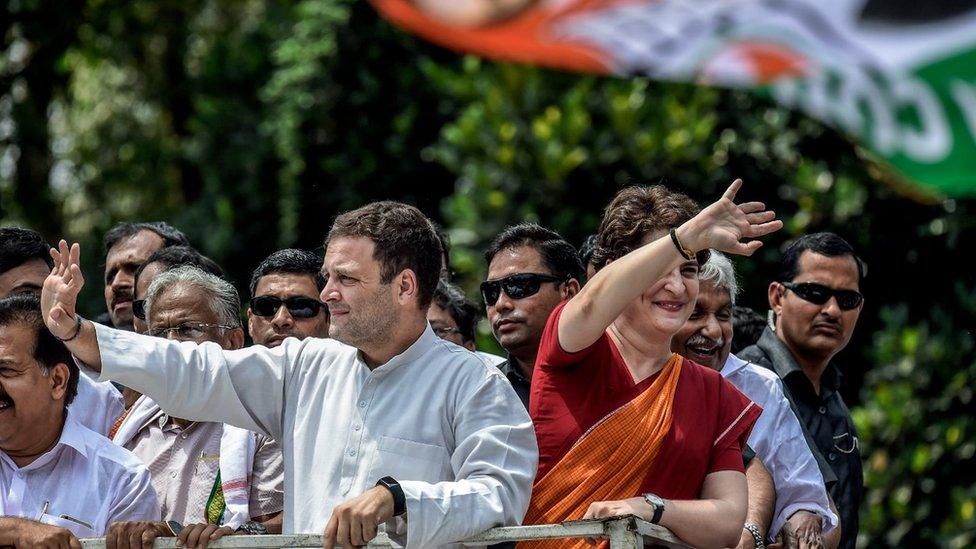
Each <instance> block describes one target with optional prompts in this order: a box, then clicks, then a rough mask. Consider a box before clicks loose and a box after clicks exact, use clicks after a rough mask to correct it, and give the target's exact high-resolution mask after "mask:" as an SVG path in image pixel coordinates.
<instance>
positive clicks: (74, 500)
mask: <svg viewBox="0 0 976 549" xmlns="http://www.w3.org/2000/svg"><path fill="white" fill-rule="evenodd" d="M0 516H11V517H23V518H27V519H31V520H37V521H40V522H43V523H46V524H53V525H55V526H62V527H64V528H67V529H68V530H71V531H72V532H73V533H74V534H75V536H77V537H79V538H92V537H99V536H103V535H105V532H106V531H107V530H108V527H109V525H110V524H112V523H113V522H116V521H120V520H159V518H160V517H159V504H158V503H157V502H156V492H155V491H154V490H153V487H152V482H151V481H150V478H149V471H148V470H146V466H145V465H143V464H142V462H141V461H139V459H138V458H136V457H135V456H134V455H132V453H130V452H129V451H128V450H125V449H122V448H119V447H118V446H116V445H114V444H112V442H111V441H110V440H109V439H107V438H105V437H103V436H101V435H99V434H96V433H94V432H92V431H91V430H89V429H88V428H86V427H84V426H82V425H81V424H80V423H78V422H77V421H76V420H75V419H74V418H73V415H72V414H69V415H68V418H67V420H65V422H64V428H63V429H62V430H61V437H60V438H59V439H58V442H57V444H55V445H54V447H53V448H51V449H50V450H48V451H47V452H45V453H44V454H43V455H41V456H40V457H38V458H37V459H35V460H34V461H33V462H31V463H29V464H28V465H25V466H24V467H17V464H16V463H14V461H13V460H12V459H10V457H9V456H7V454H6V453H4V452H0ZM66 517H67V518H66Z"/></svg>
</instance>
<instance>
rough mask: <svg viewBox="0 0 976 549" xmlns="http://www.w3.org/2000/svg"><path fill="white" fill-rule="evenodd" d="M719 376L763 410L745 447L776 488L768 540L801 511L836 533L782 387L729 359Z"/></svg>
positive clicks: (763, 372) (755, 369) (820, 478)
mask: <svg viewBox="0 0 976 549" xmlns="http://www.w3.org/2000/svg"><path fill="white" fill-rule="evenodd" d="M721 373H722V377H724V378H725V379H727V380H728V381H729V382H731V383H732V384H733V385H735V386H736V388H737V389H739V390H740V391H742V393H743V394H745V395H746V396H747V397H749V399H750V400H752V401H753V402H755V403H756V404H758V405H760V406H762V409H763V412H762V415H760V416H759V419H758V420H757V421H756V424H755V426H753V428H752V433H751V434H750V435H749V446H750V447H752V449H753V450H755V451H756V455H757V456H759V459H761V460H762V462H763V465H765V466H766V468H767V469H768V470H769V473H770V475H772V477H773V483H774V485H775V487H776V508H775V511H774V513H773V522H772V524H771V525H770V528H769V537H770V538H773V537H775V536H776V534H777V533H779V531H780V529H781V528H782V527H783V525H784V524H785V523H786V520H787V519H789V518H790V515H792V514H793V513H795V512H797V511H800V510H804V511H810V512H811V513H815V514H817V515H820V517H821V519H822V520H823V531H824V533H826V532H829V531H830V530H832V529H834V528H835V527H836V526H837V515H835V514H834V513H833V512H832V511H831V510H830V504H829V502H828V500H827V489H826V487H825V486H824V479H823V475H822V474H820V467H819V466H818V465H817V460H816V458H814V457H813V453H812V452H811V451H810V446H809V445H808V444H807V441H806V438H805V437H804V436H803V428H802V427H801V426H800V421H799V420H798V419H797V418H796V414H794V413H793V410H792V408H790V403H789V401H788V400H787V399H786V396H785V395H784V394H783V382H782V381H781V380H780V379H779V377H778V376H777V375H776V374H775V373H774V372H772V371H770V370H767V369H766V368H763V367H761V366H757V365H755V364H752V363H749V362H746V361H744V360H742V359H740V358H739V357H737V356H735V355H733V354H729V358H728V359H726V361H725V365H724V366H722V372H721Z"/></svg>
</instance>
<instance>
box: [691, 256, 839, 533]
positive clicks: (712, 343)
mask: <svg viewBox="0 0 976 549" xmlns="http://www.w3.org/2000/svg"><path fill="white" fill-rule="evenodd" d="M698 279H699V292H698V300H697V302H696V304H695V310H694V312H693V313H692V314H691V316H690V317H689V319H688V320H687V321H686V322H685V325H684V326H683V327H682V329H681V330H680V331H679V332H678V333H677V334H675V337H674V339H673V340H672V347H673V350H674V351H675V352H677V353H679V354H681V355H683V356H685V357H686V358H688V359H690V360H692V361H694V362H697V363H699V364H702V365H705V366H708V367H710V368H712V369H715V370H718V371H719V372H721V374H722V376H723V377H725V378H726V379H727V380H729V381H730V382H731V383H732V384H733V385H735V386H736V388H738V389H739V390H740V391H742V392H743V393H745V395H746V396H747V397H749V398H750V399H752V400H753V401H754V402H756V403H757V404H759V405H760V406H762V409H763V412H762V415H760V416H759V420H758V421H757V422H756V425H755V428H754V429H753V430H752V433H751V435H750V436H749V445H750V446H751V447H752V448H754V449H755V451H756V455H757V456H758V457H759V458H760V459H761V460H762V462H763V464H764V465H765V466H766V467H767V469H769V472H770V473H771V474H772V476H773V482H774V485H775V489H776V495H775V501H776V503H775V508H774V511H773V516H772V523H771V525H770V528H769V532H768V534H767V533H766V532H763V531H762V530H761V528H764V527H765V526H764V525H760V524H757V523H762V522H766V521H764V520H762V519H760V518H757V517H758V516H759V515H761V514H762V512H761V510H760V509H758V507H760V506H761V505H762V502H760V501H758V500H757V499H756V498H755V497H754V494H753V493H752V491H751V490H750V494H749V496H750V498H749V514H748V516H747V525H751V526H752V527H753V528H754V529H756V530H759V532H760V536H754V532H753V528H748V526H747V529H746V530H745V531H744V532H743V542H740V547H742V546H744V545H745V546H749V545H747V544H746V542H748V543H752V544H755V546H757V547H758V546H761V545H762V543H765V541H766V539H767V538H768V539H772V538H776V537H777V536H778V535H780V534H782V536H781V537H782V539H783V541H784V543H785V544H786V545H787V546H788V547H789V546H795V547H803V548H805V547H823V546H824V544H825V543H826V545H827V546H828V547H836V545H837V543H838V542H839V530H840V529H839V528H836V526H837V525H838V521H837V516H836V515H835V513H834V512H833V511H832V510H831V505H830V501H829V499H828V496H827V491H826V488H825V486H824V477H823V475H822V474H821V471H820V468H819V467H818V463H817V460H816V458H815V457H814V454H813V453H812V452H811V450H810V446H809V444H808V442H807V441H806V439H805V435H804V432H803V429H802V428H801V426H800V423H799V420H798V419H797V418H796V415H795V414H794V413H793V410H792V409H791V407H790V404H789V401H788V400H787V399H786V397H785V396H784V394H783V386H782V385H783V384H782V382H781V381H780V379H779V378H778V377H777V376H776V374H775V373H773V372H771V371H769V370H767V369H765V368H762V367H760V366H757V365H755V364H750V363H748V362H746V361H744V360H741V359H739V358H738V357H736V356H735V355H733V354H731V352H730V347H731V345H732V306H733V305H734V304H735V298H736V295H737V294H738V292H739V285H738V282H737V281H736V279H735V270H734V268H733V266H732V262H731V261H729V259H728V258H727V257H725V256H724V255H722V254H721V253H719V252H716V251H712V253H711V255H710V257H709V259H708V261H707V262H706V263H705V264H704V265H703V266H702V268H701V271H700V272H699V275H698ZM750 488H751V487H750ZM767 516H768V512H767ZM827 533H830V534H832V535H827V536H824V534H827Z"/></svg>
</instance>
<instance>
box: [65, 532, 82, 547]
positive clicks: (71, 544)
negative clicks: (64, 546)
mask: <svg viewBox="0 0 976 549" xmlns="http://www.w3.org/2000/svg"><path fill="white" fill-rule="evenodd" d="M68 548H69V549H81V542H80V541H78V538H76V537H75V536H74V535H72V536H71V537H70V538H68Z"/></svg>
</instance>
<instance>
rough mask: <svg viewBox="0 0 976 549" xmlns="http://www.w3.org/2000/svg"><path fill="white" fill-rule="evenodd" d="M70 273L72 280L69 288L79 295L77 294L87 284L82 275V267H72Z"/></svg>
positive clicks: (73, 265)
mask: <svg viewBox="0 0 976 549" xmlns="http://www.w3.org/2000/svg"><path fill="white" fill-rule="evenodd" d="M69 273H70V274H71V280H70V281H69V282H68V286H70V287H71V290H72V291H73V292H75V293H76V294H77V292H80V291H81V287H82V286H83V285H84V284H85V277H84V275H82V274H81V267H79V266H78V265H75V264H72V265H71V270H70V271H69Z"/></svg>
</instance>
